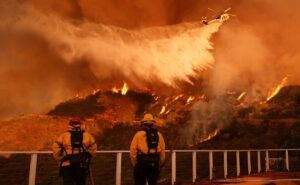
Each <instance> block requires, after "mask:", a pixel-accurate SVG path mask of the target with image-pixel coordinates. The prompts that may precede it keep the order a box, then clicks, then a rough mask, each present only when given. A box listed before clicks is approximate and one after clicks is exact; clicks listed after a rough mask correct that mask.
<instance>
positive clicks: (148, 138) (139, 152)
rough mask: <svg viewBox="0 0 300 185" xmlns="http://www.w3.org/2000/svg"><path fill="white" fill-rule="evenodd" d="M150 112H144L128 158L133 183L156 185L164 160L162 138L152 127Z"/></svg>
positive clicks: (137, 184)
mask: <svg viewBox="0 0 300 185" xmlns="http://www.w3.org/2000/svg"><path fill="white" fill-rule="evenodd" d="M155 122H156V121H155V120H154V118H153V116H152V114H145V115H144V118H143V119H142V120H141V127H142V128H141V130H140V131H138V132H137V133H136V134H135V136H134V137H133V140H132V142H131V145H130V158H131V162H132V165H133V167H134V183H135V185H145V184H146V181H147V182H148V185H157V180H158V177H159V173H160V168H161V167H162V165H163V163H164V161H165V142H164V138H163V136H162V135H161V133H160V132H158V131H157V129H155V128H153V124H154V123H155Z"/></svg>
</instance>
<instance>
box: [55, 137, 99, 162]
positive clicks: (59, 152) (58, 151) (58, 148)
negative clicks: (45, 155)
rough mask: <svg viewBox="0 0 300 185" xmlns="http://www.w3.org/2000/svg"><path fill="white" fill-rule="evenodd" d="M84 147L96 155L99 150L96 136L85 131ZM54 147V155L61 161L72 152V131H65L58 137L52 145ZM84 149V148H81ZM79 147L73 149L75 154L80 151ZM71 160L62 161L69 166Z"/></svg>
mask: <svg viewBox="0 0 300 185" xmlns="http://www.w3.org/2000/svg"><path fill="white" fill-rule="evenodd" d="M82 145H83V148H84V149H85V150H86V151H87V152H89V153H90V154H91V155H92V156H95V154H96V151H97V144H96V143H95V139H94V137H93V136H92V135H91V134H90V133H88V132H84V133H83V140H82ZM52 149H53V157H54V158H55V159H56V160H57V161H61V160H62V158H63V157H64V156H66V155H67V154H72V144H71V133H70V132H65V133H63V134H62V135H60V136H59V137H58V139H57V140H56V141H55V142H54V143H53V145H52ZM81 151H82V149H81ZM79 152H80V151H79V149H78V148H75V149H74V150H73V154H76V153H79ZM69 165H70V162H69V161H65V162H63V163H62V166H69Z"/></svg>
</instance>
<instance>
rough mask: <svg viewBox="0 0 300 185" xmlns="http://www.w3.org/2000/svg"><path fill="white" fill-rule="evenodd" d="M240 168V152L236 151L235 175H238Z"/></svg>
mask: <svg viewBox="0 0 300 185" xmlns="http://www.w3.org/2000/svg"><path fill="white" fill-rule="evenodd" d="M240 173H241V169H240V152H239V151H237V152H236V176H240Z"/></svg>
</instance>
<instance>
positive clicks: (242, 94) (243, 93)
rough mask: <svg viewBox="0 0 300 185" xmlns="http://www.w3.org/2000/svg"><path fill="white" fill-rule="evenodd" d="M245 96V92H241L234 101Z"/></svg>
mask: <svg viewBox="0 0 300 185" xmlns="http://www.w3.org/2000/svg"><path fill="white" fill-rule="evenodd" d="M246 94H247V93H246V92H242V93H241V94H240V95H239V97H238V98H237V99H236V100H237V101H240V100H241V99H242V98H243V97H245V96H246Z"/></svg>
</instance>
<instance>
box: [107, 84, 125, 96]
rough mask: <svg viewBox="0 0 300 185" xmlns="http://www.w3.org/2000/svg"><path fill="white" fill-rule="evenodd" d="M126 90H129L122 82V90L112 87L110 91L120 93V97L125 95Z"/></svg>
mask: <svg viewBox="0 0 300 185" xmlns="http://www.w3.org/2000/svg"><path fill="white" fill-rule="evenodd" d="M128 89H129V88H128V85H127V83H125V82H124V84H123V86H122V88H117V87H113V88H112V89H111V91H112V92H113V93H120V94H122V95H126V94H127V91H128Z"/></svg>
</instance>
